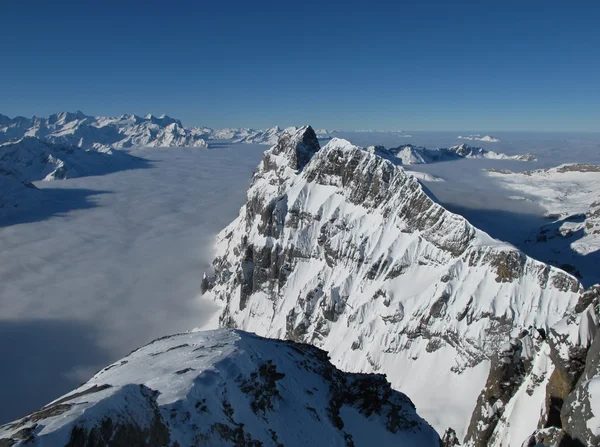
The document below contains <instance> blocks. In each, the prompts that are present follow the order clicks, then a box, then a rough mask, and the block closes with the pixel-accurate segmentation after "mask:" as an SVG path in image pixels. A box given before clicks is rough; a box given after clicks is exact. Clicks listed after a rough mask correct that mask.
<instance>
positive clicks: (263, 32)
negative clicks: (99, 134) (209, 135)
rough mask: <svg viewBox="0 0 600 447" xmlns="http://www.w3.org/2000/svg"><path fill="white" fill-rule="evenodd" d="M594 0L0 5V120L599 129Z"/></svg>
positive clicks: (598, 12) (598, 35) (598, 8)
mask: <svg viewBox="0 0 600 447" xmlns="http://www.w3.org/2000/svg"><path fill="white" fill-rule="evenodd" d="M599 26H600V2H598V1H577V2H565V1H560V2H558V1H537V0H526V1H519V2H516V1H503V2H499V1H496V2H491V1H481V0H480V1H463V2H445V1H439V2H433V1H422V2H410V3H405V2H391V1H390V2H376V1H369V2H368V1H352V0H349V1H345V2H338V1H333V0H331V1H319V2H317V1H312V0H308V1H306V0H305V1H301V2H292V1H278V2H274V1H260V0H256V1H227V0H220V1H194V2H192V1H190V2H180V1H171V2H166V1H164V0H163V1H160V2H158V1H152V0H150V1H145V2H134V1H127V2H115V1H102V2H93V3H92V2H81V1H77V2H75V1H55V2H45V1H44V2H42V1H39V0H34V1H27V2H16V1H11V2H5V4H3V6H2V10H1V12H0V42H1V43H0V50H1V53H2V59H3V64H2V65H3V66H2V69H1V70H0V113H4V114H7V115H9V116H14V115H26V116H30V115H33V114H35V115H38V116H41V115H48V114H50V113H53V112H56V111H62V110H70V111H74V110H82V111H83V112H85V113H87V114H93V115H117V114H120V113H124V112H127V113H137V114H146V113H148V112H151V113H154V114H161V113H167V114H169V115H171V116H174V117H178V118H180V119H181V120H182V121H183V122H184V124H186V125H206V126H214V127H223V126H250V127H266V126H271V125H275V124H279V125H282V126H286V125H299V124H303V123H311V124H313V125H314V126H316V127H329V128H341V129H353V128H373V129H411V130H560V131H600V31H599Z"/></svg>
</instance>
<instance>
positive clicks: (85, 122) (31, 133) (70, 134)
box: [0, 112, 207, 150]
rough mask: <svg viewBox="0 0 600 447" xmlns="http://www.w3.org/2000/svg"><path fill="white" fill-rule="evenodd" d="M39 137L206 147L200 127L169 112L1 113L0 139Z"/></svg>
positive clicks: (102, 144) (101, 146) (90, 144)
mask: <svg viewBox="0 0 600 447" xmlns="http://www.w3.org/2000/svg"><path fill="white" fill-rule="evenodd" d="M23 137H36V138H40V139H42V140H45V141H48V142H52V143H60V144H69V145H73V146H78V147H82V148H85V149H91V148H93V149H97V150H107V149H108V148H122V147H133V146H140V147H144V146H145V147H162V146H198V147H207V144H206V141H205V135H204V134H203V132H201V131H200V130H199V129H187V128H184V127H183V125H182V124H181V122H180V121H179V120H177V119H173V118H171V117H169V116H166V115H162V116H160V117H155V116H153V115H146V116H145V117H143V118H142V117H139V116H137V115H121V116H118V117H112V118H107V117H94V116H87V115H84V114H83V113H82V112H76V113H69V112H60V113H55V114H54V115H50V116H49V117H48V118H39V117H33V118H24V117H16V118H9V117H7V116H4V115H0V142H6V141H13V140H18V139H20V138H23Z"/></svg>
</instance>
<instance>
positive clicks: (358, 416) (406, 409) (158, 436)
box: [0, 330, 440, 447]
mask: <svg viewBox="0 0 600 447" xmlns="http://www.w3.org/2000/svg"><path fill="white" fill-rule="evenodd" d="M439 442H440V440H439V437H438V435H437V433H436V432H435V431H434V430H433V429H432V428H431V426H429V425H428V424H427V423H426V422H425V421H424V420H423V419H421V418H420V417H419V416H418V415H417V413H416V411H415V409H414V406H413V404H412V402H411V401H410V399H409V398H408V397H406V396H405V395H404V394H402V393H400V392H398V391H394V390H392V389H391V388H390V385H389V383H388V382H386V380H385V377H384V376H381V375H357V374H348V373H343V372H341V371H339V370H337V369H336V368H335V367H334V366H332V365H331V364H330V363H329V361H328V358H327V355H326V353H325V352H323V351H321V350H319V349H317V348H314V347H312V346H308V345H301V344H297V343H290V342H284V341H279V340H268V339H263V338H261V337H257V336H255V335H253V334H248V333H245V332H241V331H231V330H217V331H210V332H192V333H186V334H179V335H173V336H170V337H163V338H161V339H158V340H156V341H154V342H152V343H150V344H149V345H147V346H144V347H143V348H140V349H138V350H136V351H134V352H132V353H131V354H130V355H129V356H127V357H125V358H124V359H122V360H120V361H118V362H115V363H113V364H112V365H110V366H108V367H106V368H104V369H103V370H101V371H100V372H98V373H97V374H96V375H95V376H94V377H92V379H90V381H89V382H87V383H86V384H84V385H82V386H81V387H80V388H78V389H76V390H74V391H72V392H71V393H69V394H67V395H65V396H63V397H61V398H59V399H57V400H55V401H54V402H52V403H50V404H48V405H46V406H45V407H43V408H42V409H40V410H39V411H37V412H35V413H32V414H30V415H28V416H26V417H24V418H22V419H20V420H17V421H15V422H12V423H10V424H6V425H4V426H2V427H0V444H1V445H15V446H16V445H33V446H41V445H53V446H59V445H156V446H159V445H160V446H165V445H179V446H191V445H201V446H229V445H253V446H258V445H262V446H280V445H286V446H287V445H290V446H291V445H299V443H301V444H302V445H324V444H326V445H332V446H340V447H341V446H346V445H349V444H350V445H356V446H370V445H381V446H387V445H389V446H392V445H402V446H414V447H418V446H432V447H433V446H435V447H437V446H439Z"/></svg>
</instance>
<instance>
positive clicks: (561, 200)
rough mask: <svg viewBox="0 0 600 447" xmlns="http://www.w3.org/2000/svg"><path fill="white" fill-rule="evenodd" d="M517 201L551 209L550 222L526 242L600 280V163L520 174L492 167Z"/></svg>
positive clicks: (542, 255) (564, 265) (538, 253)
mask: <svg viewBox="0 0 600 447" xmlns="http://www.w3.org/2000/svg"><path fill="white" fill-rule="evenodd" d="M487 172H488V175H490V176H491V177H493V178H494V179H495V180H497V181H498V182H500V183H501V185H502V186H504V187H505V188H507V189H509V190H511V192H512V193H513V194H515V192H516V194H515V195H513V196H512V197H514V198H515V200H531V201H534V202H535V203H537V204H539V205H540V206H542V207H543V208H545V210H546V216H547V223H546V225H544V226H543V227H541V228H540V229H539V231H538V232H537V233H536V234H532V235H531V236H530V237H529V239H528V240H527V243H528V244H531V245H534V246H535V247H534V248H535V250H536V256H537V257H539V258H540V259H543V260H545V261H547V262H551V263H554V264H557V265H561V266H562V268H565V269H570V270H571V271H572V272H573V273H575V274H576V275H578V276H579V277H580V278H584V279H586V280H588V282H591V283H595V282H600V272H599V271H598V268H597V266H598V264H599V263H600V166H596V165H589V164H565V165H561V166H558V167H556V168H551V169H539V170H535V171H525V172H521V173H515V172H510V171H497V170H488V171H487Z"/></svg>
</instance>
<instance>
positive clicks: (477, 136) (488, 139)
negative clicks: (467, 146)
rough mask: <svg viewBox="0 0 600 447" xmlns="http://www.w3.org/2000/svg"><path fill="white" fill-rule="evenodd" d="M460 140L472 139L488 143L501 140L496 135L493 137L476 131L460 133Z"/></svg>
mask: <svg viewBox="0 0 600 447" xmlns="http://www.w3.org/2000/svg"><path fill="white" fill-rule="evenodd" d="M456 138H458V139H459V140H470V141H484V142H486V143H498V142H499V141H500V140H499V139H498V138H496V137H492V136H490V135H484V136H483V137H482V136H481V135H480V134H478V133H476V134H473V135H465V136H463V135H459V136H458V137H456Z"/></svg>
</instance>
